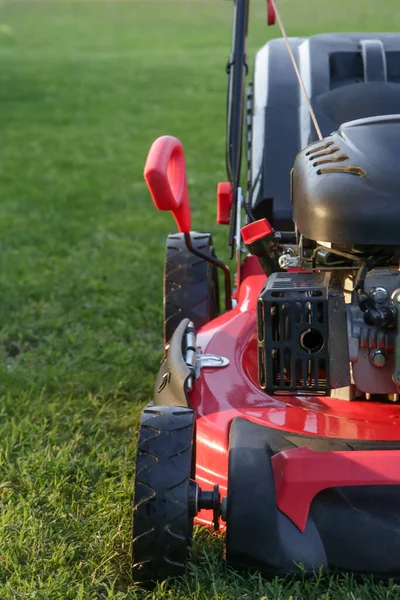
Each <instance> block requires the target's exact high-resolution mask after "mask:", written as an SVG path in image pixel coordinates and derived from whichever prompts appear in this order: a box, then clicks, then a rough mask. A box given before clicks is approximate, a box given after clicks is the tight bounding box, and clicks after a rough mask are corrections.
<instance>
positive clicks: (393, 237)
mask: <svg viewBox="0 0 400 600" xmlns="http://www.w3.org/2000/svg"><path fill="white" fill-rule="evenodd" d="M399 155H400V115H390V116H386V117H373V118H369V119H360V120H358V121H352V122H350V123H345V124H344V125H342V126H341V127H340V129H339V131H338V132H335V133H333V134H332V135H331V136H329V137H327V138H324V139H323V140H322V141H320V142H315V143H313V144H311V145H310V146H308V147H307V148H305V149H304V150H303V151H302V152H300V154H298V156H297V158H296V161H295V164H294V168H293V171H292V203H293V221H294V223H295V225H296V227H297V228H298V230H299V232H300V233H301V234H302V235H304V236H305V237H306V238H308V239H311V240H318V241H325V242H331V243H336V244H346V245H352V244H362V245H383V246H400V243H399V230H400V198H399V173H398V156H399Z"/></svg>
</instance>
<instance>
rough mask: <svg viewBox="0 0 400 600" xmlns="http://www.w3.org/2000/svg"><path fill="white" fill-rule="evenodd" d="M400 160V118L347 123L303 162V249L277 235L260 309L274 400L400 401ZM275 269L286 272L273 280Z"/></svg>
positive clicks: (299, 213) (299, 241)
mask: <svg viewBox="0 0 400 600" xmlns="http://www.w3.org/2000/svg"><path fill="white" fill-rule="evenodd" d="M398 156H400V115H394V116H387V117H374V118H371V119H362V120H360V121H353V122H351V123H347V124H345V125H343V126H342V127H341V128H340V129H339V131H338V132H337V133H334V134H332V135H331V136H329V137H327V138H325V139H324V140H322V141H320V142H316V143H313V144H312V145H310V146H308V147H307V148H306V149H305V150H303V151H302V152H301V153H300V154H299V155H298V156H297V158H296V161H295V165H294V168H293V171H292V203H293V220H294V223H295V227H296V233H295V243H292V244H285V243H283V240H284V238H285V236H284V235H282V234H276V236H275V239H274V244H271V240H270V242H269V245H268V246H267V245H266V244H264V247H265V248H266V247H268V248H269V260H265V259H264V260H263V259H261V263H262V264H264V265H266V266H267V268H265V270H266V272H267V274H268V275H270V277H269V278H268V280H267V282H266V285H265V287H264V289H263V291H262V293H261V295H260V297H259V303H258V343H259V381H260V385H261V387H262V388H263V389H265V390H266V391H267V392H270V393H274V394H293V393H297V394H313V393H315V394H317V393H318V394H332V395H335V396H336V397H342V398H345V399H349V400H350V399H355V398H366V399H369V398H373V399H380V400H397V399H398V392H399V387H400V342H399V343H398V335H399V326H398V320H399V317H398V314H399V311H398V308H399V307H400V268H399V264H400V263H399V258H400V184H399V180H398V177H399V167H398V164H397V163H398V158H397V157H398ZM251 251H253V250H251ZM276 264H278V265H279V270H280V271H282V272H280V273H273V274H272V275H271V272H273V271H275V268H273V265H276ZM268 266H269V272H268ZM294 271H297V272H294ZM333 390H335V392H333Z"/></svg>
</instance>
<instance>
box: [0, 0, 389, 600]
mask: <svg viewBox="0 0 400 600" xmlns="http://www.w3.org/2000/svg"><path fill="white" fill-rule="evenodd" d="M253 2H254V6H253V14H252V37H251V40H250V50H251V55H252V56H253V54H254V49H255V48H257V47H258V46H260V45H262V44H263V42H264V40H266V39H267V37H268V36H270V35H278V31H277V30H276V29H273V30H271V29H270V30H267V28H266V27H265V2H264V0H253ZM280 4H281V7H282V14H283V16H284V17H285V20H286V24H287V29H288V32H289V33H290V34H292V35H299V34H304V35H307V34H311V33H316V32H319V31H324V30H325V31H333V30H339V31H345V30H347V31H351V30H358V29H364V30H366V31H376V30H384V31H390V30H396V29H397V30H398V31H400V5H399V3H398V0H385V1H384V2H380V3H377V2H375V1H373V0H351V1H344V0H336V2H331V3H328V2H321V0H303V1H301V2H300V0H281V2H280ZM231 13H232V2H229V1H225V0H213V1H210V0H197V1H196V0H186V1H181V2H175V1H172V0H161V1H159V2H156V1H154V0H144V1H141V2H132V3H127V2H126V3H118V2H115V1H112V2H109V3H94V2H88V3H73V4H66V3H62V2H53V3H39V2H38V3H36V2H28V3H20V2H15V1H11V2H9V3H7V2H6V3H5V4H2V5H1V6H0V469H1V477H0V502H1V510H0V598H1V600H8V599H10V600H11V599H13V600H14V599H26V598H28V599H31V598H32V599H35V600H53V599H62V600H78V599H88V600H92V599H97V598H109V599H112V598H115V599H117V598H118V599H120V600H126V599H134V598H160V599H164V600H165V599H167V598H168V599H171V600H172V599H173V600H178V599H180V598H181V599H183V598H193V599H199V600H200V599H215V600H216V599H221V600H222V599H226V600H228V599H231V598H246V599H261V598H262V599H263V600H266V599H267V598H268V600H271V599H273V598H276V599H278V598H279V599H289V598H293V599H294V598H296V599H302V598H315V599H317V598H318V599H319V598H324V599H326V600H328V599H338V600H339V599H343V598H346V599H347V598H348V599H351V600H358V599H360V600H361V599H367V598H370V599H382V600H383V599H384V598H385V599H387V598H400V588H397V587H396V586H394V585H389V586H379V585H373V584H372V582H371V581H367V582H366V583H365V584H363V585H359V584H356V583H355V582H354V581H352V579H351V578H347V579H345V580H337V579H335V578H332V579H326V578H325V579H324V578H321V577H316V578H315V579H314V580H311V581H296V582H294V581H279V580H275V581H272V582H267V581H265V580H263V579H262V578H261V577H260V576H258V575H252V576H247V575H243V574H242V575H239V574H237V573H234V572H231V571H227V570H226V569H225V566H224V564H223V562H222V558H221V556H222V543H221V540H219V539H218V538H216V537H215V536H212V535H211V534H206V533H204V532H202V531H200V532H198V533H197V536H196V540H195V545H194V552H195V558H196V561H195V563H194V565H193V567H192V569H191V571H192V577H191V579H190V580H189V581H188V582H184V581H183V582H180V583H178V584H174V585H173V584H171V583H165V584H163V585H162V586H160V587H159V588H158V589H157V590H156V592H155V593H154V595H153V594H152V593H146V592H144V591H141V590H139V589H138V588H136V587H135V586H134V585H133V584H132V582H131V580H130V573H129V571H130V569H129V567H130V558H129V553H130V527H131V523H130V521H131V499H132V484H133V476H134V457H135V444H136V429H137V424H138V419H139V415H140V411H141V408H142V407H143V405H144V404H145V403H146V402H147V401H149V400H150V399H151V395H152V386H153V380H154V377H155V374H156V371H157V369H158V365H159V361H160V357H161V351H162V343H161V338H162V334H161V332H162V269H163V266H162V260H163V251H164V241H165V237H166V235H167V234H168V233H169V232H170V231H172V230H173V222H172V219H171V217H170V216H169V215H163V214H159V213H157V212H156V211H155V209H154V208H153V206H152V203H151V200H150V198H149V196H148V193H147V191H146V189H145V187H144V184H143V178H142V171H143V164H144V161H145V157H146V153H147V150H148V148H149V146H150V144H151V142H152V141H153V139H155V138H156V137H157V136H158V135H162V134H173V135H176V136H178V137H180V138H181V139H182V141H183V142H184V145H185V148H186V153H187V165H188V181H189V185H190V194H191V202H192V208H193V221H194V227H195V228H196V229H198V230H211V231H212V232H213V233H214V234H215V235H216V238H217V246H218V248H219V250H220V252H219V254H220V255H221V256H222V257H224V258H226V256H227V252H226V244H225V241H226V235H227V232H226V230H223V228H221V231H218V230H217V228H216V225H215V188H216V183H217V182H218V181H219V180H224V179H225V173H224V135H225V131H224V129H225V125H224V124H225V90H226V75H225V71H224V68H225V63H226V60H227V57H228V55H229V50H230V48H229V47H230V27H231ZM399 112H400V107H399ZM249 492H250V493H251V490H249ZM370 543H371V544H374V539H371V541H370Z"/></svg>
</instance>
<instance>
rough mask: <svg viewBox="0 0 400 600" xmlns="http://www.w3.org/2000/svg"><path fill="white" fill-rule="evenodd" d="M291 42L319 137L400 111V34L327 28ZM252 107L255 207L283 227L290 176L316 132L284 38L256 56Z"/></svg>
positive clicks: (288, 219) (288, 214) (287, 222)
mask: <svg viewBox="0 0 400 600" xmlns="http://www.w3.org/2000/svg"><path fill="white" fill-rule="evenodd" d="M290 45H291V48H292V50H293V53H294V56H295V59H296V63H297V64H298V66H299V69H300V72H301V75H302V77H303V80H304V83H305V86H306V89H307V92H308V94H309V96H310V98H311V103H312V105H313V108H314V111H315V113H316V116H317V119H318V122H319V125H320V128H321V130H322V134H323V135H324V136H328V135H330V134H331V133H332V131H336V130H338V129H339V127H340V126H341V125H342V123H345V122H347V121H351V120H353V119H360V118H366V117H371V116H379V115H388V114H395V113H398V112H400V34H396V33H330V34H323V35H316V36H312V37H310V38H290ZM253 104H254V108H253V126H252V131H253V135H252V183H253V194H252V208H253V211H254V214H255V216H256V217H257V218H262V217H267V218H268V219H269V220H270V222H271V223H272V224H273V225H274V227H275V229H277V230H288V229H289V228H291V227H293V224H292V206H291V204H290V178H289V173H290V170H291V168H292V166H293V163H294V160H295V158H296V155H297V153H298V152H300V151H301V150H302V149H303V148H305V147H306V146H307V145H308V144H310V143H312V142H313V141H316V140H317V136H316V132H315V129H314V126H313V124H312V122H311V119H310V115H309V112H308V110H307V106H306V104H305V101H304V98H303V96H302V94H301V92H300V88H299V84H298V81H297V79H296V75H295V72H294V69H293V66H292V64H291V61H290V58H289V54H288V51H287V48H286V46H285V42H284V40H283V39H275V40H271V41H270V42H268V43H267V44H266V45H265V46H264V47H263V48H261V49H260V50H259V52H258V53H257V56H256V62H255V72H254V103H253Z"/></svg>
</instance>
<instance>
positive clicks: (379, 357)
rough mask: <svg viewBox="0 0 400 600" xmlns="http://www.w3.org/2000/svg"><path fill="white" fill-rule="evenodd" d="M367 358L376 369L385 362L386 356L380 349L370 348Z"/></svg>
mask: <svg viewBox="0 0 400 600" xmlns="http://www.w3.org/2000/svg"><path fill="white" fill-rule="evenodd" d="M369 359H370V361H371V364H372V365H373V366H374V367H376V368H377V369H381V368H382V367H384V366H385V364H386V356H385V353H384V352H383V351H382V350H372V352H371V354H370V355H369Z"/></svg>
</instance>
